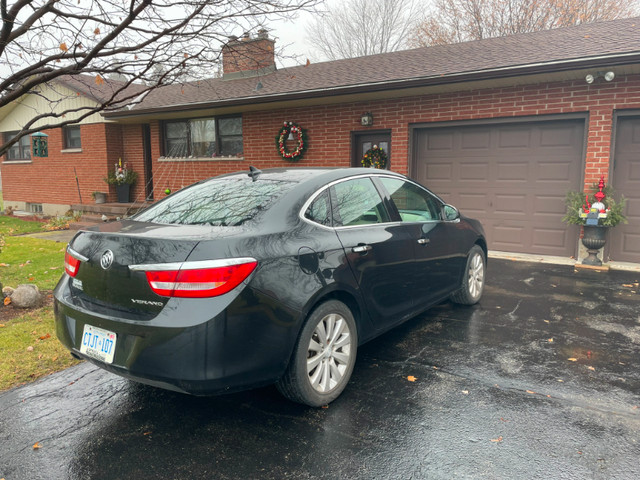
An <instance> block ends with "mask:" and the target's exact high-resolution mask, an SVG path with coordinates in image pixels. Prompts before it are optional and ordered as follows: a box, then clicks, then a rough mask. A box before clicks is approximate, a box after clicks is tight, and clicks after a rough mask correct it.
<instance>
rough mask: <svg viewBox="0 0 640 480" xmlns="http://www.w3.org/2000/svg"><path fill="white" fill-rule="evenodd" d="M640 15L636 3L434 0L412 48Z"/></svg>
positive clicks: (633, 0) (607, 0) (632, 0)
mask: <svg viewBox="0 0 640 480" xmlns="http://www.w3.org/2000/svg"><path fill="white" fill-rule="evenodd" d="M639 14H640V7H639V6H638V1H637V0H434V2H433V8H432V9H431V11H430V12H429V13H428V15H427V16H426V17H425V18H424V20H423V21H422V22H421V23H420V24H419V26H418V27H417V28H416V29H415V30H414V31H413V33H412V35H411V38H410V40H409V45H411V46H413V47H424V46H430V45H443V44H449V43H459V42H465V41H470V40H481V39H483V38H491V37H501V36H504V35H511V34H515V33H527V32H535V31H540V30H548V29H551V28H558V27H567V26H571V25H579V24H581V23H589V22H597V21H602V20H614V19H616V18H627V17H632V16H635V15H639Z"/></svg>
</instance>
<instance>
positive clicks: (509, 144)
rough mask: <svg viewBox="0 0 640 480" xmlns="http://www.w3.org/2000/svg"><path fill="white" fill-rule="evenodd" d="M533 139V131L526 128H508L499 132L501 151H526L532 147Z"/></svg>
mask: <svg viewBox="0 0 640 480" xmlns="http://www.w3.org/2000/svg"><path fill="white" fill-rule="evenodd" d="M532 141H533V139H532V138H531V130H530V129H529V128H526V127H522V128H516V127H511V128H509V127H506V128H504V127H503V128H500V129H499V130H498V148H499V149H507V148H513V149H526V150H528V149H529V148H530V147H531V143H532Z"/></svg>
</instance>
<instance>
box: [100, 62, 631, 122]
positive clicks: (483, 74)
mask: <svg viewBox="0 0 640 480" xmlns="http://www.w3.org/2000/svg"><path fill="white" fill-rule="evenodd" d="M636 63H638V64H640V52H638V51H635V52H629V53H624V54H618V55H615V56H612V55H599V56H594V57H588V58H578V59H571V60H556V61H550V62H538V63H531V64H527V65H515V66H506V67H498V68H491V69H484V70H475V71H469V72H460V73H452V74H445V75H430V76H427V77H414V78H409V79H400V80H385V81H379V82H370V83H361V84H357V85H347V86H345V85H340V86H335V87H326V88H318V89H311V90H299V91H297V92H279V93H273V94H268V95H253V96H248V97H239V98H231V99H227V100H218V101H204V102H197V103H183V104H174V105H168V106H162V107H156V108H147V109H140V110H136V109H133V110H129V111H122V110H118V111H115V112H104V113H103V116H104V117H105V118H109V119H119V118H131V117H136V116H142V115H149V114H152V113H158V112H175V111H189V110H202V109H206V108H221V107H231V106H245V105H255V104H267V103H275V102H279V101H283V100H287V101H290V100H302V99H312V98H321V97H326V96H329V95H348V94H358V93H371V92H381V91H388V90H401V89H409V88H417V87H427V86H436V85H447V84H455V83H465V82H472V81H479V80H490V79H497V78H504V77H516V76H525V75H533V74H541V73H557V72H564V71H569V70H580V69H588V68H607V67H614V66H621V65H629V64H636Z"/></svg>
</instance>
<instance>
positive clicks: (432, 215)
mask: <svg viewBox="0 0 640 480" xmlns="http://www.w3.org/2000/svg"><path fill="white" fill-rule="evenodd" d="M380 181H381V182H382V185H384V188H386V189H387V191H388V192H389V195H391V200H393V203H394V204H395V205H396V208H397V209H398V212H399V213H400V218H402V221H403V222H429V221H433V220H440V219H441V216H440V211H441V208H442V206H441V205H440V202H439V201H438V200H437V199H436V198H435V197H434V196H433V195H431V194H430V193H429V192H427V191H426V190H424V189H422V188H420V187H418V186H417V185H414V184H413V183H409V182H405V181H404V180H400V179H397V178H388V177H383V178H381V179H380Z"/></svg>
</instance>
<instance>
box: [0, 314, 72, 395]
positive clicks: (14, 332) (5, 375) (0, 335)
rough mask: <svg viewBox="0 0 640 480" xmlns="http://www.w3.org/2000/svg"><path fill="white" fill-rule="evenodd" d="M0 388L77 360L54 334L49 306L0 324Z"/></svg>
mask: <svg viewBox="0 0 640 480" xmlns="http://www.w3.org/2000/svg"><path fill="white" fill-rule="evenodd" d="M0 352H2V353H0V391H3V390H7V389H9V388H12V387H15V386H18V385H22V384H24V383H27V382H31V381H33V380H35V379H37V378H40V377H43V376H45V375H49V374H51V373H54V372H57V371H60V370H63V369H65V368H67V367H70V366H72V365H75V364H76V363H78V361H77V360H75V359H74V358H73V357H71V355H69V351H68V350H67V349H66V348H65V347H63V346H62V344H61V343H60V342H59V341H58V339H57V338H56V334H55V325H54V322H53V307H51V306H48V307H44V308H40V309H37V310H34V311H32V312H29V313H27V314H25V315H22V316H20V317H16V318H13V319H12V320H9V321H8V322H7V323H5V324H0Z"/></svg>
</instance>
